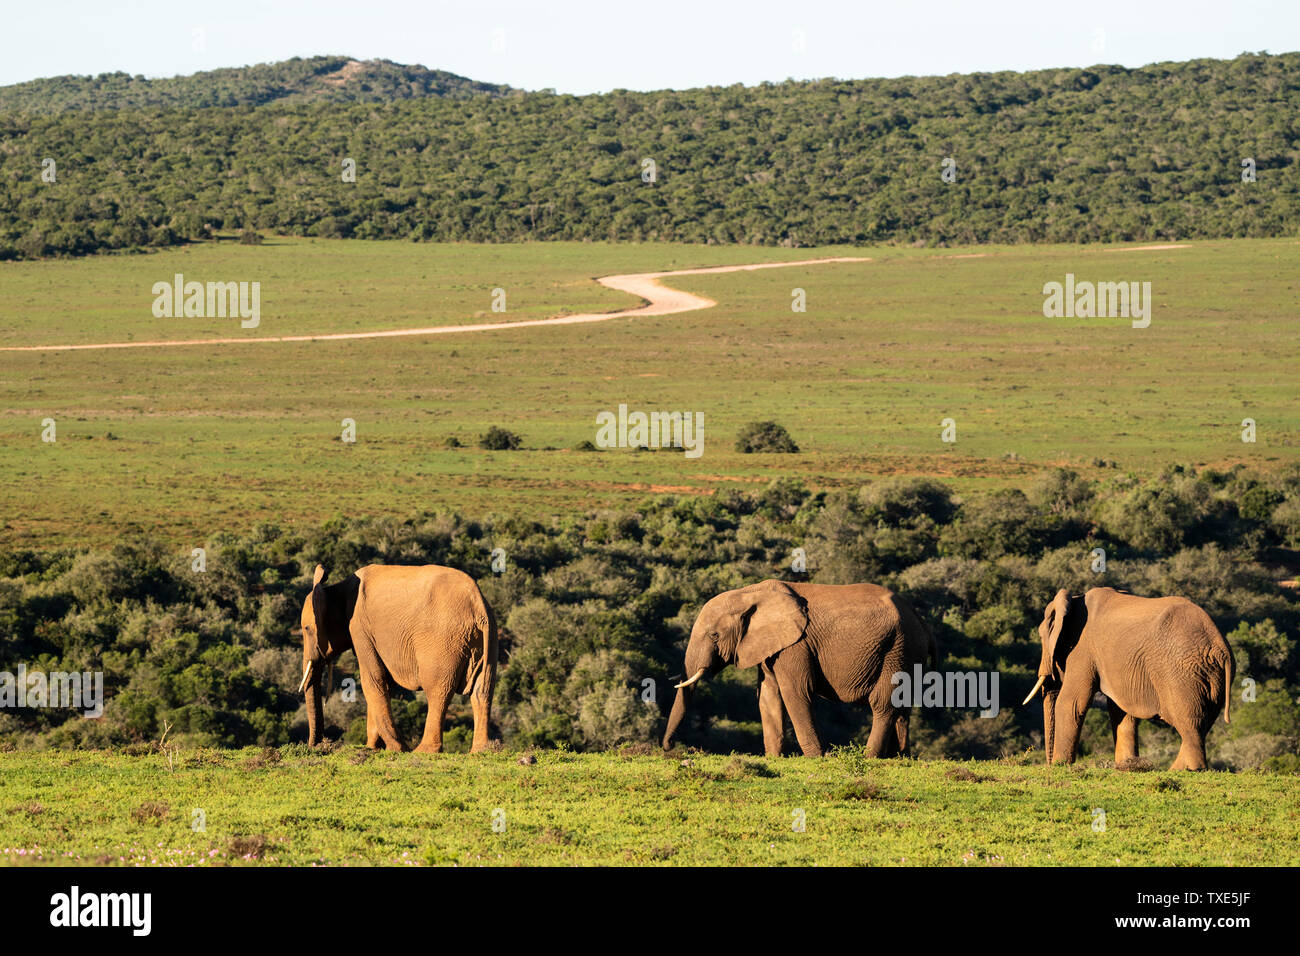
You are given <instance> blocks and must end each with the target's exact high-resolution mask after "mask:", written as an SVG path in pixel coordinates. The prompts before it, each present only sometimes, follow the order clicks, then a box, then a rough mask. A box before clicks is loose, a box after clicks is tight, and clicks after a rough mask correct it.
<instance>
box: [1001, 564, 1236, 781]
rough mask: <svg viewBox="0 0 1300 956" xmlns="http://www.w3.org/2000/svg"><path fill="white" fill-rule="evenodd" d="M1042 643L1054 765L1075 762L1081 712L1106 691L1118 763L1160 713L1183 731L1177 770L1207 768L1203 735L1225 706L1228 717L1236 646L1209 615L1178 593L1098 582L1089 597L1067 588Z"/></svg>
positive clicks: (1041, 677) (1046, 730) (1046, 622)
mask: <svg viewBox="0 0 1300 956" xmlns="http://www.w3.org/2000/svg"><path fill="white" fill-rule="evenodd" d="M1038 636H1039V637H1040V638H1041V639H1042V642H1043V652H1042V657H1041V659H1040V661H1039V664H1038V683H1037V684H1035V685H1034V689H1033V690H1031V691H1030V692H1029V696H1028V697H1026V698H1025V700H1024V703H1026V704H1027V703H1029V701H1030V700H1031V699H1033V696H1034V694H1036V693H1038V691H1039V689H1040V688H1042V692H1043V746H1044V748H1045V749H1046V751H1047V762H1048V763H1049V764H1051V763H1062V762H1064V763H1073V762H1074V758H1075V749H1076V748H1077V746H1078V743H1079V732H1080V730H1081V729H1082V727H1083V716H1084V712H1085V711H1086V710H1087V708H1088V702H1089V701H1090V700H1091V699H1092V697H1093V695H1094V694H1095V693H1096V692H1097V691H1098V690H1100V691H1101V692H1102V693H1103V694H1105V695H1106V697H1107V698H1108V699H1109V700H1110V724H1111V731H1112V733H1113V734H1114V736H1115V762H1116V763H1117V764H1118V763H1120V762H1121V761H1123V760H1127V759H1129V758H1132V757H1136V756H1137V755H1138V737H1137V722H1138V721H1139V720H1159V721H1161V722H1163V723H1166V724H1169V725H1170V726H1172V727H1173V728H1174V729H1175V730H1176V731H1178V735H1179V736H1180V737H1181V738H1182V747H1181V748H1180V749H1179V751H1178V757H1177V759H1176V760H1174V763H1173V766H1172V767H1171V768H1170V769H1171V770H1204V769H1205V737H1206V735H1207V734H1208V733H1209V732H1210V728H1211V727H1212V726H1213V724H1214V721H1215V719H1216V718H1217V717H1218V716H1219V710H1220V709H1222V710H1223V721H1224V723H1227V722H1228V696H1229V695H1230V694H1231V692H1232V649H1231V648H1229V647H1228V642H1227V641H1226V640H1224V638H1223V635H1222V634H1220V633H1219V629H1218V628H1217V627H1215V626H1214V622H1213V621H1211V620H1210V616H1209V615H1208V614H1206V613H1205V611H1203V610H1202V609H1201V608H1199V607H1197V606H1196V605H1195V604H1193V603H1192V602H1191V601H1189V600H1187V599H1186V598H1181V597H1164V598H1146V597H1138V596H1137V595H1134V594H1129V593H1127V592H1125V591H1116V590H1115V589H1114V588H1092V589H1090V590H1089V591H1088V592H1087V593H1086V594H1084V595H1083V597H1082V598H1079V597H1074V596H1071V595H1070V593H1069V592H1068V591H1066V590H1065V589H1064V588H1062V589H1061V590H1060V591H1057V592H1056V597H1055V598H1053V599H1052V603H1051V604H1049V605H1048V606H1047V609H1046V611H1045V612H1044V614H1043V622H1042V623H1041V624H1039V625H1038Z"/></svg>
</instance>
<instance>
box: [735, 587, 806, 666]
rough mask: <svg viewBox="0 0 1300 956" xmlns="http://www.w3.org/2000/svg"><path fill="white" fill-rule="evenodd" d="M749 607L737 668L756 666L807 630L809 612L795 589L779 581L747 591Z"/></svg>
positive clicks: (745, 616) (743, 617)
mask: <svg viewBox="0 0 1300 956" xmlns="http://www.w3.org/2000/svg"><path fill="white" fill-rule="evenodd" d="M744 599H745V600H746V602H747V603H748V605H749V606H748V607H747V608H746V609H745V610H744V611H743V612H742V614H741V628H742V630H741V636H740V641H739V642H738V643H737V644H736V666H737V667H753V666H754V665H756V664H759V663H762V662H763V661H765V660H767V659H768V658H769V657H771V656H772V655H773V654H776V653H777V652H778V651H782V650H784V649H785V648H787V647H789V646H790V645H791V644H793V643H795V642H796V641H797V640H799V639H800V638H801V637H803V635H804V631H805V630H806V629H807V627H808V611H807V610H806V609H805V607H804V603H803V601H801V600H800V599H799V597H798V595H796V594H795V593H794V591H793V590H791V589H790V587H789V586H788V585H786V584H782V583H781V582H780V581H764V582H763V583H762V584H756V585H754V586H753V587H752V588H746V589H745V594H744Z"/></svg>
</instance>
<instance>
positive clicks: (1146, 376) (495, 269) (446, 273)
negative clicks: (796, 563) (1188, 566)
mask: <svg viewBox="0 0 1300 956" xmlns="http://www.w3.org/2000/svg"><path fill="white" fill-rule="evenodd" d="M842 251H844V250H842V249H824V250H821V249H819V250H815V254H821V253H826V254H836V253H839V252H842ZM984 252H985V253H986V255H985V256H984V257H983V258H948V257H946V256H947V255H948V254H946V253H938V252H932V251H929V250H925V251H922V250H898V249H865V250H861V252H860V254H862V255H868V256H872V257H873V258H874V261H872V262H866V263H848V264H837V265H823V266H810V267H798V268H792V269H788V270H786V269H772V270H765V271H760V272H747V273H735V274H721V275H701V276H687V277H683V278H681V279H677V280H673V281H674V282H676V284H677V285H678V286H679V287H681V288H684V289H687V290H689V291H692V292H696V293H699V294H703V295H708V296H710V297H712V298H714V299H716V300H717V301H718V303H719V304H718V305H717V306H716V307H715V308H713V309H709V310H705V311H701V312H694V313H687V314H683V315H677V316H666V317H652V318H645V319H621V320H615V321H612V322H609V323H605V324H600V325H594V326H575V327H562V326H561V327H551V328H529V329H520V330H518V331H504V332H493V333H487V334H471V335H465V336H450V335H449V336H438V337H434V338H423V339H421V338H414V339H387V340H385V339H379V340H361V341H346V342H329V343H316V344H311V343H299V344H277V345H265V346H251V345H250V346H221V347H214V348H211V349H207V348H181V349H161V350H124V351H116V352H112V351H110V352H63V353H0V361H2V363H3V364H2V365H0V368H2V369H3V371H2V372H0V411H2V414H0V448H2V449H3V451H0V508H3V517H4V521H3V525H0V543H9V544H22V545H26V546H39V547H49V546H51V545H55V544H60V543H64V542H75V543H78V544H81V545H85V544H90V543H102V542H107V541H113V540H116V539H117V538H118V537H119V536H120V535H121V533H122V532H123V530H126V529H131V528H135V529H138V530H141V531H145V532H147V533H149V534H151V535H157V536H159V537H160V538H162V539H163V540H165V541H168V542H172V543H176V544H178V545H179V544H182V543H185V542H188V541H194V540H202V539H204V538H206V537H207V536H209V535H210V534H211V533H212V531H213V529H215V528H219V527H228V526H230V525H231V524H232V523H234V524H235V526H237V527H241V528H246V527H249V526H251V525H252V524H253V523H255V522H257V521H260V520H273V521H276V522H284V523H288V524H295V523H298V522H302V521H308V522H321V521H324V520H325V519H327V518H329V517H330V516H332V515H335V514H341V513H343V514H355V513H365V514H369V515H381V514H387V515H399V516H406V515H409V514H411V513H413V512H417V511H420V510H423V509H427V508H433V507H449V508H452V509H454V510H458V511H461V512H463V513H476V514H486V513H488V512H496V513H506V514H517V515H528V516H545V515H550V514H564V513H571V512H573V511H582V510H586V509H591V508H602V507H611V506H622V505H627V504H630V503H633V502H636V501H639V500H640V499H641V498H643V497H644V496H645V495H646V494H647V493H651V492H656V491H661V492H662V491H667V492H677V493H685V494H692V495H713V494H716V493H718V492H721V491H725V490H727V489H735V488H761V487H762V486H763V485H765V484H766V483H767V482H769V481H771V480H772V479H776V478H783V477H789V478H798V479H800V480H802V481H804V482H806V483H807V484H808V485H809V486H810V487H812V488H836V487H845V486H851V485H854V484H856V483H858V482H860V481H862V480H864V479H869V478H871V477H873V476H880V475H891V474H892V475H931V476H940V477H943V478H945V479H947V480H951V481H952V482H953V483H954V485H955V487H957V488H959V489H972V488H980V487H1005V486H1008V485H1014V486H1020V487H1023V486H1024V485H1025V484H1026V483H1027V482H1028V481H1030V480H1031V479H1032V478H1033V477H1034V476H1035V475H1037V474H1040V473H1042V472H1043V471H1045V470H1048V469H1050V468H1052V467H1055V466H1059V465H1065V466H1069V467H1074V468H1077V469H1079V470H1080V471H1081V472H1082V473H1084V474H1086V475H1089V476H1092V477H1098V478H1104V477H1108V476H1117V475H1120V474H1123V473H1124V472H1127V471H1133V472H1135V473H1139V474H1141V473H1151V472H1154V471H1156V470H1158V469H1159V468H1161V467H1163V466H1164V465H1166V464H1168V463H1170V462H1184V463H1188V464H1193V465H1210V466H1214V467H1225V468H1226V467H1231V466H1233V465H1235V464H1245V465H1249V466H1250V467H1252V468H1260V469H1264V470H1270V469H1276V468H1278V467H1280V466H1282V465H1285V464H1287V463H1291V462H1295V461H1296V460H1297V456H1298V455H1300V411H1298V410H1297V405H1296V403H1295V401H1294V387H1293V384H1292V380H1293V375H1292V372H1293V370H1294V369H1295V368H1296V365H1297V360H1298V359H1300V355H1298V354H1297V353H1298V347H1297V344H1296V337H1295V334H1294V333H1295V301H1296V294H1297V290H1296V280H1295V276H1296V275H1297V273H1298V272H1300V244H1297V243H1295V242H1293V241H1285V240H1281V241H1237V242H1225V243H1198V244H1194V245H1193V246H1191V247H1189V248H1183V249H1173V250H1164V251H1138V252H1118V251H1108V250H1107V249H1105V248H1092V247H1089V248H1081V247H1068V246H1058V247H1036V248H1033V249H1029V248H993V249H986V250H984ZM958 254H960V252H959V253H958ZM809 255H810V253H809V252H808V251H807V250H803V251H799V250H771V251H768V252H764V253H761V254H758V253H755V252H754V251H753V250H750V251H748V252H746V251H745V250H744V249H742V248H717V247H703V246H665V245H656V244H646V245H620V246H609V245H603V244H595V243H592V244H586V243H581V244H552V243H546V244H541V243H537V244H525V245H519V246H508V247H507V246H460V245H453V246H433V245H406V244H392V243H383V244H369V243H362V242H314V243H313V242H311V241H309V240H292V239H285V240H277V241H276V242H275V243H274V244H270V245H267V246H265V247H259V248H248V247H242V246H238V245H235V244H230V243H223V244H221V245H220V246H217V245H215V244H203V245H201V246H198V247H193V248H190V249H186V250H178V251H171V252H167V253H163V254H158V255H150V256H142V257H129V258H119V257H113V258H102V257H101V258H92V259H86V260H79V261H58V262H38V263H13V264H9V265H7V266H5V267H4V268H0V344H3V345H6V346H8V345H30V344H40V343H60V342H94V341H100V342H103V341H126V340H130V339H132V338H147V339H156V338H168V337H183V338H191V337H202V336H204V335H213V336H217V335H236V336H248V337H250V338H253V337H257V336H265V335H280V334H286V333H307V334H310V333H311V332H316V331H319V332H330V331H361V330H378V329H391V328H402V327H409V326H412V325H415V326H423V325H439V324H457V323H464V322H471V321H484V319H485V317H490V318H497V319H506V320H511V319H516V318H520V319H523V318H536V317H541V316H545V315H549V314H559V313H562V312H570V311H586V310H595V311H600V310H612V309H617V308H620V307H624V306H626V305H628V304H633V303H631V302H630V299H629V297H628V296H625V295H622V294H620V293H617V292H614V291H612V290H608V289H605V288H603V287H600V286H598V285H596V284H595V283H594V282H592V281H591V277H592V276H594V275H602V274H609V273H620V272H632V271H643V270H658V269H671V268H682V267H687V266H700V265H714V264H725V263H729V262H730V263H736V262H745V261H750V260H754V259H768V260H772V261H777V260H780V259H782V258H807V257H808V256H809ZM176 272H181V273H183V274H185V275H186V276H187V277H190V278H195V279H199V280H205V279H221V280H225V279H237V278H242V279H245V280H256V281H261V282H262V323H261V326H260V327H259V328H257V329H250V330H241V329H240V328H239V323H238V321H237V320H220V319H217V320H209V319H155V318H154V317H153V316H152V314H151V312H150V305H151V303H152V301H153V296H152V294H151V292H150V289H151V287H152V285H153V283H154V282H157V281H171V277H172V275H173V274H174V273H176ZM1066 273H1075V274H1077V275H1078V276H1079V277H1080V278H1081V279H1083V278H1090V279H1093V280H1101V279H1115V280H1145V281H1150V282H1151V283H1152V288H1153V295H1154V297H1155V302H1154V311H1153V318H1152V324H1151V327H1150V328H1148V329H1133V328H1131V326H1130V323H1129V322H1128V321H1126V320H1123V319H1118V320H1116V319H1046V318H1044V317H1043V315H1042V303H1043V295H1042V287H1043V284H1044V283H1045V282H1047V281H1061V280H1062V279H1063V277H1064V276H1065V274H1066ZM496 287H501V288H504V289H505V290H506V293H507V309H508V310H507V312H506V313H505V314H497V313H492V312H490V307H491V290H492V289H493V288H496ZM796 287H798V288H803V289H804V290H805V291H806V293H807V297H808V298H807V301H808V311H807V312H805V313H794V312H792V311H791V301H792V300H791V290H792V289H793V288H796ZM620 403H627V404H628V405H629V406H631V407H632V408H645V409H652V410H653V409H659V410H692V411H699V412H702V413H703V414H704V416H705V419H704V420H705V446H704V454H703V455H702V457H700V458H698V459H693V460H686V461H684V460H683V459H682V458H680V457H678V456H676V455H671V454H646V453H638V452H635V451H632V450H628V449H617V450H611V451H603V452H582V451H578V450H577V449H578V447H579V446H580V445H581V444H582V443H583V442H584V441H593V440H594V439H595V437H596V435H595V431H596V425H595V416H596V414H597V412H599V411H601V410H605V409H616V408H617V407H618V405H619V404H620ZM47 417H51V418H54V419H55V420H56V422H57V427H58V433H57V434H58V438H59V440H58V442H57V443H55V444H44V443H42V442H41V441H40V435H41V430H42V429H41V422H42V420H43V419H45V418H47ZM947 417H952V418H954V419H955V421H956V422H957V427H958V431H957V442H956V443H955V444H945V443H944V442H942V441H941V440H940V439H941V435H940V423H941V421H942V420H943V419H944V418H947ZM1246 417H1252V418H1254V419H1255V420H1256V421H1257V422H1258V425H1259V432H1258V440H1257V442H1256V443H1254V444H1245V443H1243V442H1242V441H1241V435H1240V432H1241V427H1240V423H1241V421H1242V419H1243V418H1246ZM344 418H352V419H354V420H355V421H356V423H357V442H356V443H355V444H354V445H343V444H341V443H340V442H339V440H338V439H339V436H340V431H341V422H342V420H343V419H344ZM762 420H776V421H779V422H780V423H782V424H783V425H785V426H786V427H787V428H788V429H789V430H790V432H791V434H792V435H793V437H794V439H795V441H796V442H797V444H798V445H799V447H800V449H801V453H800V454H798V455H776V454H749V455H747V454H741V453H739V452H737V451H736V450H735V447H734V442H735V436H736V433H737V431H738V430H739V429H740V428H741V427H742V426H743V425H744V424H745V423H747V422H751V421H762ZM493 425H497V426H502V427H505V428H508V429H510V430H512V431H514V432H517V433H519V434H520V435H521V436H522V438H523V444H524V449H523V450H520V451H517V452H491V451H485V450H483V449H480V448H478V447H476V445H477V440H478V437H479V436H480V435H482V434H483V433H485V432H486V431H487V429H488V428H489V427H490V426H493ZM451 438H455V439H456V440H457V441H459V442H460V443H461V445H462V446H463V447H448V439H451Z"/></svg>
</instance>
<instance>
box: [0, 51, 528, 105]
mask: <svg viewBox="0 0 1300 956" xmlns="http://www.w3.org/2000/svg"><path fill="white" fill-rule="evenodd" d="M508 90H509V87H505V86H498V85H497V84H495V83H480V82H478V81H476V80H470V79H466V78H465V77H463V76H457V75H456V74H455V73H447V72H446V71H444V70H430V69H426V68H425V67H423V66H418V65H416V66H405V65H403V64H400V63H393V62H392V61H390V60H366V61H358V60H353V59H351V58H350V57H346V56H313V57H307V58H306V59H302V58H299V57H294V58H293V59H291V60H284V61H282V62H280V63H259V64H257V65H256V66H243V67H236V68H233V69H225V70H208V71H206V72H203V73H195V74H192V75H190V76H173V77H162V78H158V79H149V78H147V77H144V76H131V75H130V74H128V73H101V74H99V75H98V76H55V77H50V78H48V79H40V80H31V81H30V82H27V83H15V84H13V85H12V86H2V87H0V112H6V113H18V112H23V113H61V112H66V111H72V110H129V109H152V108H163V109H201V108H206V107H213V106H224V107H231V106H265V105H266V104H268V103H309V102H320V101H324V102H330V103H387V102H392V101H394V100H403V99H414V98H419V97H425V96H446V97H464V96H474V95H479V94H488V95H494V96H496V95H501V94H503V93H505V92H507V91H508Z"/></svg>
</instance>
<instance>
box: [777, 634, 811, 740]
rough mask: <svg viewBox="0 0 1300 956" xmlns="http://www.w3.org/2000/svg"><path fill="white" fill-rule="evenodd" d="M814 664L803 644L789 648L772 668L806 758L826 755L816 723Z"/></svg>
mask: <svg viewBox="0 0 1300 956" xmlns="http://www.w3.org/2000/svg"><path fill="white" fill-rule="evenodd" d="M812 667H813V663H812V654H811V652H809V650H808V648H807V647H806V646H805V645H804V644H803V643H802V642H801V643H799V644H795V645H794V646H793V647H788V648H786V649H785V650H784V651H783V652H782V653H781V654H780V655H779V656H778V657H777V658H776V663H775V664H774V665H773V667H772V673H773V674H775V675H776V683H777V688H778V690H779V692H780V694H781V703H782V704H784V705H785V712H786V713H787V714H788V715H789V717H790V723H791V725H792V726H793V727H794V735H795V737H796V738H797V739H798V741H799V748H800V749H801V750H802V751H803V755H804V756H805V757H820V756H821V755H822V739H821V736H820V735H819V734H818V733H817V724H816V723H815V722H814V721H813V712H812V697H813V670H812Z"/></svg>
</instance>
